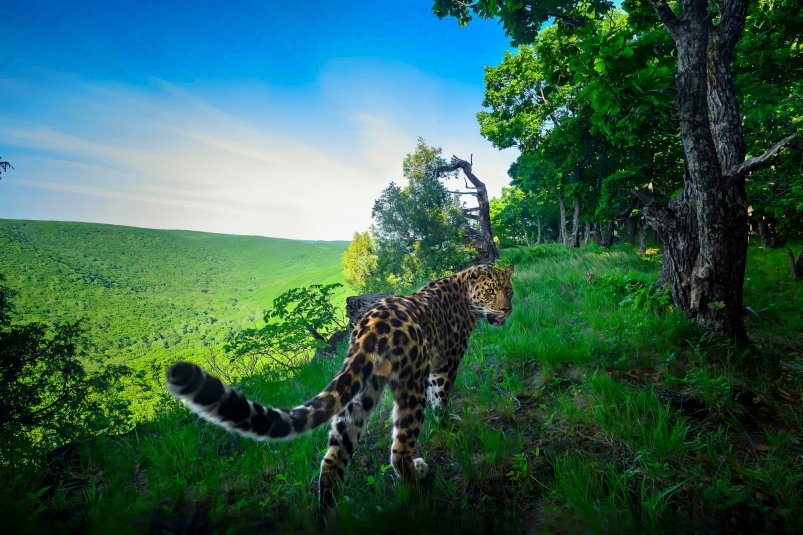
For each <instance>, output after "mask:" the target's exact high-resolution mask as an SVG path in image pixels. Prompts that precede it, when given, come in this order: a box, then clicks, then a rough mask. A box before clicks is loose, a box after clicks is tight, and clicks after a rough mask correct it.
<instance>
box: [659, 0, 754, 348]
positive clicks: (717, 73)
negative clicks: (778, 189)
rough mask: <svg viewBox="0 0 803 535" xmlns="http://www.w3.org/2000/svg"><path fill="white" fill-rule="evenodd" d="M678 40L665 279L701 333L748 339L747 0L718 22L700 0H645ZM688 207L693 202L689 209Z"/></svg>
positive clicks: (732, 0) (732, 4)
mask: <svg viewBox="0 0 803 535" xmlns="http://www.w3.org/2000/svg"><path fill="white" fill-rule="evenodd" d="M650 1H651V4H652V5H653V7H654V8H655V9H656V11H657V13H658V14H659V16H660V17H661V20H662V22H663V23H664V26H665V27H666V28H667V30H668V31H669V33H670V35H671V36H672V39H673V40H674V43H675V49H676V52H677V58H678V67H677V73H676V77H675V80H676V84H677V99H676V102H677V107H678V119H679V121H680V133H681V139H682V142H683V150H684V154H685V164H686V181H685V186H684V192H683V195H682V197H681V198H680V199H678V200H677V201H676V202H675V203H674V204H673V205H670V206H669V207H667V208H666V210H662V215H663V216H664V217H656V211H655V210H648V211H647V216H648V218H650V217H651V218H652V221H651V222H653V223H654V226H656V228H661V230H662V231H663V232H665V233H666V234H667V236H669V237H670V239H668V240H667V243H666V246H665V247H666V252H665V255H664V258H665V264H664V267H663V270H662V273H661V278H662V280H665V281H666V282H668V283H669V284H670V287H671V289H672V297H673V300H674V301H675V305H676V306H678V307H679V308H681V309H682V310H683V311H684V312H685V313H686V314H687V315H689V316H693V317H695V318H696V321H697V323H698V324H699V325H700V327H701V328H703V329H704V330H706V331H709V332H714V333H717V334H720V335H724V336H727V337H730V338H732V339H734V340H735V341H737V342H745V341H746V340H747V336H746V332H745V328H744V322H743V319H742V311H743V306H742V288H743V283H744V270H745V263H746V259H747V230H748V227H747V209H746V206H747V202H746V199H745V189H744V177H745V171H744V170H738V168H739V166H740V164H742V163H743V162H744V141H743V137H742V132H741V120H740V116H739V109H738V102H737V100H736V97H735V93H734V89H733V80H732V75H731V72H730V61H731V55H732V51H733V47H734V46H735V44H736V41H737V40H738V38H739V36H740V35H741V30H742V28H743V27H744V18H745V15H746V10H747V0H726V2H724V3H723V4H721V5H722V13H721V17H720V21H719V25H718V26H716V27H714V26H713V25H712V23H711V13H710V11H709V9H708V3H707V2H706V1H705V0H681V8H682V15H681V17H680V18H678V17H677V16H675V14H674V13H673V12H672V11H671V9H670V8H669V7H668V5H667V4H666V3H665V2H664V1H663V0H650ZM687 207H690V208H687Z"/></svg>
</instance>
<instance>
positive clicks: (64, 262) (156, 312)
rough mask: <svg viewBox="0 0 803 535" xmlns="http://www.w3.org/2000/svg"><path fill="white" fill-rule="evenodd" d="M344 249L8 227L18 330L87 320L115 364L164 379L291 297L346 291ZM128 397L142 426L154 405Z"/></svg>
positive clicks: (0, 231) (37, 225) (1, 264)
mask: <svg viewBox="0 0 803 535" xmlns="http://www.w3.org/2000/svg"><path fill="white" fill-rule="evenodd" d="M346 246H347V242H304V241H296V240H284V239H277V238H263V237H256V236H230V235H221V234H209V233H202V232H189V231H173V230H149V229H141V228H132V227H121V226H112V225H98V224H90V223H64V222H46V221H14V220H0V273H1V274H4V275H5V276H6V279H7V281H6V283H7V285H8V286H9V287H10V288H12V289H13V290H15V291H16V292H18V296H17V298H16V299H15V304H16V310H17V312H18V313H19V320H20V321H32V320H42V321H44V322H46V323H53V322H70V321H74V320H79V319H80V320H82V325H83V327H84V328H85V329H86V331H87V337H88V339H89V341H90V343H91V344H92V345H93V352H95V353H99V354H101V355H103V356H104V360H105V361H107V362H111V363H124V364H126V365H128V366H130V367H132V368H133V369H135V370H149V369H151V368H154V369H155V370H162V369H163V368H164V367H165V365H166V364H167V363H169V362H175V361H177V360H181V359H191V360H199V358H200V356H201V355H203V354H205V352H208V351H209V350H210V349H218V348H219V347H220V346H221V345H222V344H223V342H224V341H225V340H226V339H227V338H228V337H229V336H231V335H232V334H233V333H235V332H239V331H240V330H242V329H243V328H246V327H250V326H254V325H255V324H259V323H260V322H261V321H262V313H263V311H264V310H265V309H266V308H270V306H271V302H272V300H273V299H274V298H275V297H276V296H278V295H279V294H280V293H282V292H284V291H285V290H287V289H289V288H293V287H298V286H307V285H310V284H320V283H331V282H341V281H342V266H341V262H340V256H341V254H342V252H343V251H344V250H345V248H346ZM344 296H345V292H344V291H343V292H341V293H340V295H339V297H338V299H342V298H344ZM207 348H210V349H207ZM158 375H161V371H159V372H158ZM129 390H130V392H129V397H131V398H132V399H136V400H137V409H136V410H135V418H136V420H140V419H141V418H143V417H147V415H148V414H149V413H150V412H151V411H152V408H153V404H154V401H155V400H154V399H153V397H152V396H151V395H150V394H149V393H148V392H145V391H142V390H143V388H140V387H139V386H138V385H137V384H132V385H130V387H129Z"/></svg>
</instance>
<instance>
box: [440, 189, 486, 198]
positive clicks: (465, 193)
mask: <svg viewBox="0 0 803 535" xmlns="http://www.w3.org/2000/svg"><path fill="white" fill-rule="evenodd" d="M447 193H453V194H455V195H473V196H475V197H477V196H479V193H477V192H476V191H450V190H447Z"/></svg>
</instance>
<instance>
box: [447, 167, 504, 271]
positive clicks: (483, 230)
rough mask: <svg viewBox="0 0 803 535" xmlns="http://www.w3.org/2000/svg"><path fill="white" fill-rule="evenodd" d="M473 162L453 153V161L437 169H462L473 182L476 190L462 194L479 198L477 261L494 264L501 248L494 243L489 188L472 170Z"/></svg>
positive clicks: (449, 170) (448, 170)
mask: <svg viewBox="0 0 803 535" xmlns="http://www.w3.org/2000/svg"><path fill="white" fill-rule="evenodd" d="M471 166H472V163H471V162H467V161H466V160H463V159H461V158H458V157H457V156H454V155H452V161H451V162H450V164H449V165H447V166H444V167H441V168H439V169H438V170H437V172H438V173H439V174H440V173H444V172H451V171H456V170H457V169H462V170H463V174H464V175H465V176H466V178H467V179H468V180H469V181H470V182H471V184H472V186H473V187H471V189H473V190H474V191H470V192H462V193H460V194H461V195H473V196H474V197H476V198H477V204H478V206H479V210H478V212H477V221H479V225H480V229H479V236H478V239H477V245H476V246H475V248H476V249H477V262H480V263H483V264H492V263H494V262H496V260H497V259H499V250H498V249H497V248H496V244H495V243H494V238H493V231H492V229H491V215H490V203H489V202H488V189H487V188H486V187H485V183H483V182H482V181H481V180H480V179H479V178H477V176H476V175H475V174H474V173H473V172H472V170H471Z"/></svg>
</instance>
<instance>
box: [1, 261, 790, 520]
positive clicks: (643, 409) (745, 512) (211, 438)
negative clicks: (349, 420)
mask: <svg viewBox="0 0 803 535" xmlns="http://www.w3.org/2000/svg"><path fill="white" fill-rule="evenodd" d="M505 255H506V256H507V257H508V258H509V259H510V260H511V261H512V262H513V263H514V264H515V266H516V272H515V279H514V288H515V296H514V310H513V314H512V317H511V318H510V320H509V321H508V322H507V324H506V325H505V326H504V327H502V328H498V327H492V326H489V325H485V324H482V322H480V325H479V326H478V328H477V330H476V332H475V334H474V336H473V338H472V340H471V343H470V345H469V349H468V351H467V353H466V355H465V357H464V359H463V361H462V363H461V367H460V372H459V374H458V381H457V385H456V388H455V391H454V397H453V399H452V403H451V413H450V417H449V418H447V419H446V420H445V421H444V422H436V421H435V420H434V418H433V417H432V414H431V413H430V412H429V411H427V413H426V416H425V425H424V429H423V432H422V435H421V440H420V442H419V445H418V446H417V454H418V455H420V456H422V457H424V458H425V459H426V460H427V462H428V463H429V465H430V472H431V473H430V476H429V477H428V478H427V479H426V480H424V481H422V482H420V483H417V484H404V483H402V482H399V481H396V478H395V477H394V475H393V471H392V469H391V468H390V466H389V449H390V431H391V423H390V420H389V416H390V407H391V400H390V399H389V396H388V394H387V393H386V395H385V396H384V397H383V398H382V400H381V403H380V405H379V407H378V408H377V410H376V411H375V415H374V417H373V419H372V421H371V422H370V423H369V424H368V426H367V429H366V432H365V435H364V437H363V440H362V441H361V443H360V444H359V446H358V447H357V448H356V449H355V455H354V459H353V461H352V463H351V466H350V467H349V470H348V475H347V478H346V481H345V484H344V486H343V489H342V494H341V497H340V499H339V502H338V504H339V515H338V518H337V520H336V521H334V523H331V522H330V524H329V526H328V528H329V529H330V530H331V531H333V532H342V533H369V532H370V533H384V532H391V533H393V532H416V533H425V532H436V533H488V532H514V533H515V532H533V531H559V532H571V533H575V532H578V533H579V532H606V533H610V532H632V533H652V532H674V531H675V530H681V531H690V532H693V531H728V530H731V529H743V530H744V531H764V532H768V531H779V530H780V531H787V532H795V531H796V530H798V531H799V530H800V528H801V527H803V526H801V515H799V514H797V513H798V512H799V511H800V510H801V507H803V499H802V498H801V496H802V495H803V491H801V488H803V479H801V475H800V474H801V473H803V470H802V468H803V466H802V465H801V459H803V456H801V454H802V453H803V452H802V451H801V446H800V443H801V438H803V437H802V436H801V435H803V432H802V431H801V411H800V410H799V408H800V406H799V399H800V395H801V392H803V384H801V383H803V381H801V378H800V376H799V375H795V373H794V372H792V371H789V370H790V368H785V367H782V366H781V365H780V364H779V362H781V361H782V360H783V359H786V360H788V361H789V362H791V363H792V364H794V363H795V362H799V359H800V357H799V356H795V354H793V352H794V351H797V350H798V349H800V348H801V344H803V334H801V332H800V330H799V329H800V328H801V326H802V325H801V323H803V321H802V320H801V319H800V317H799V316H795V315H794V314H793V313H792V312H793V310H792V309H793V308H794V306H798V305H799V304H800V302H801V301H800V299H801V286H800V285H794V284H790V283H788V282H787V281H786V278H785V277H786V271H785V270H786V267H785V265H783V263H782V262H780V260H779V258H782V255H783V253H782V252H778V251H763V250H755V249H751V250H750V263H749V265H748V279H749V280H748V288H746V291H745V295H746V300H747V299H749V303H753V304H751V307H753V308H754V309H755V310H756V311H757V313H758V314H759V316H758V317H755V316H752V317H751V318H750V319H749V320H748V327H749V330H750V334H751V336H752V337H753V338H754V339H756V340H758V341H759V343H760V351H759V352H758V353H756V352H755V351H753V352H752V353H750V352H745V351H743V350H741V349H736V348H733V347H730V346H728V345H727V344H722V343H720V342H715V341H712V340H709V339H707V338H706V337H704V336H702V335H700V333H698V332H697V331H696V329H695V328H694V326H693V325H692V324H691V323H690V322H689V321H687V320H686V319H685V318H683V317H682V315H680V314H678V313H677V312H676V311H674V310H672V309H671V307H670V306H668V305H667V303H666V301H665V300H664V299H663V298H662V296H661V294H660V292H658V291H657V290H656V289H654V288H653V286H652V281H654V280H655V277H656V276H657V272H658V269H659V266H660V263H659V259H658V258H657V257H656V256H655V255H652V256H646V257H642V256H639V255H637V254H635V253H634V252H632V251H631V250H629V249H627V248H626V247H617V248H613V249H612V250H602V249H595V248H591V249H588V250H569V251H567V250H565V249H563V248H562V247H561V246H540V247H537V248H529V249H526V248H521V249H516V250H512V251H506V252H505ZM765 291H766V292H769V293H768V294H766V293H762V292H765ZM797 310H798V311H799V306H798V309H797ZM795 329H798V330H795ZM782 334H783V335H782ZM342 350H343V349H342V348H341V354H342ZM799 354H800V353H798V354H797V355H799ZM768 355H769V356H768ZM770 357H772V358H774V359H775V364H771V362H772V360H771V359H770ZM796 359H797V360H796ZM339 364H340V363H339V359H334V360H315V361H312V362H310V363H308V364H307V365H305V366H303V367H302V368H301V369H300V370H299V371H298V374H297V375H296V376H294V377H293V378H292V379H288V380H281V381H280V380H276V379H275V378H272V377H269V376H262V377H250V378H247V379H246V380H244V381H243V382H242V385H241V387H242V388H243V390H244V391H245V392H246V393H247V394H248V395H249V396H250V397H253V398H254V399H257V400H260V401H262V402H265V403H267V404H270V405H283V406H293V405H296V404H297V403H299V402H301V401H303V400H306V399H308V398H310V397H311V396H313V395H315V394H316V393H317V392H318V391H319V390H320V389H321V388H322V387H323V386H324V385H325V384H326V383H327V382H328V381H329V380H330V378H331V376H332V375H333V374H334V373H335V371H336V369H337V367H338V366H339ZM745 391H746V392H747V394H745V393H744V392H745ZM754 400H758V401H755V402H754ZM158 403H159V411H158V414H157V416H156V417H155V418H154V419H153V421H151V422H149V423H147V424H145V425H142V426H140V427H139V428H137V430H136V431H135V432H132V433H130V434H128V435H125V436H122V437H114V438H105V439H98V440H96V441H93V442H92V443H89V444H86V445H85V446H84V447H81V448H78V449H77V450H76V453H75V455H74V456H72V458H71V460H70V462H69V463H68V465H67V468H66V469H64V470H63V471H62V472H61V473H60V474H58V477H56V478H55V482H54V483H53V485H52V487H50V488H47V489H46V490H45V491H41V490H40V486H38V484H37V482H38V479H37V478H38V475H28V476H24V477H23V476H19V477H17V478H15V479H9V480H8V481H9V483H8V485H7V486H6V487H7V488H5V489H2V490H0V501H2V502H3V503H4V504H6V505H5V507H7V508H11V509H13V510H14V511H15V514H9V515H0V518H4V519H5V521H9V519H10V522H11V523H12V524H15V526H14V527H20V526H21V527H22V530H23V531H28V532H34V531H38V530H41V529H45V528H46V527H47V528H48V529H55V530H56V531H77V530H81V531H90V532H93V531H94V532H104V533H105V532H110V531H123V532H125V531H131V532H142V531H155V532H165V531H168V532H181V531H211V532H222V531H230V532H241V531H262V532H281V533H290V532H310V531H316V530H319V529H321V524H320V522H321V521H320V520H319V519H318V518H317V517H316V515H315V509H316V502H315V495H314V490H315V480H316V477H317V471H318V465H319V463H320V458H321V454H322V452H323V450H324V448H325V442H326V439H325V434H326V430H325V429H320V430H317V431H315V432H313V433H311V434H309V435H307V436H304V437H300V438H298V439H297V440H294V441H292V442H288V443H275V444H265V443H254V442H251V441H248V440H246V439H241V438H239V437H237V436H232V435H230V434H227V433H225V432H223V431H221V430H219V429H217V428H215V427H213V426H210V425H208V424H207V423H205V422H202V421H200V420H198V419H197V418H196V417H195V416H193V415H191V414H190V413H189V412H188V411H187V410H186V409H185V408H184V407H183V406H181V405H179V404H178V403H176V402H174V401H172V400H171V399H167V398H159V401H158ZM691 406H695V407H697V409H696V410H695V411H690V410H689V407H691ZM22 511H24V513H23V512H22Z"/></svg>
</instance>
